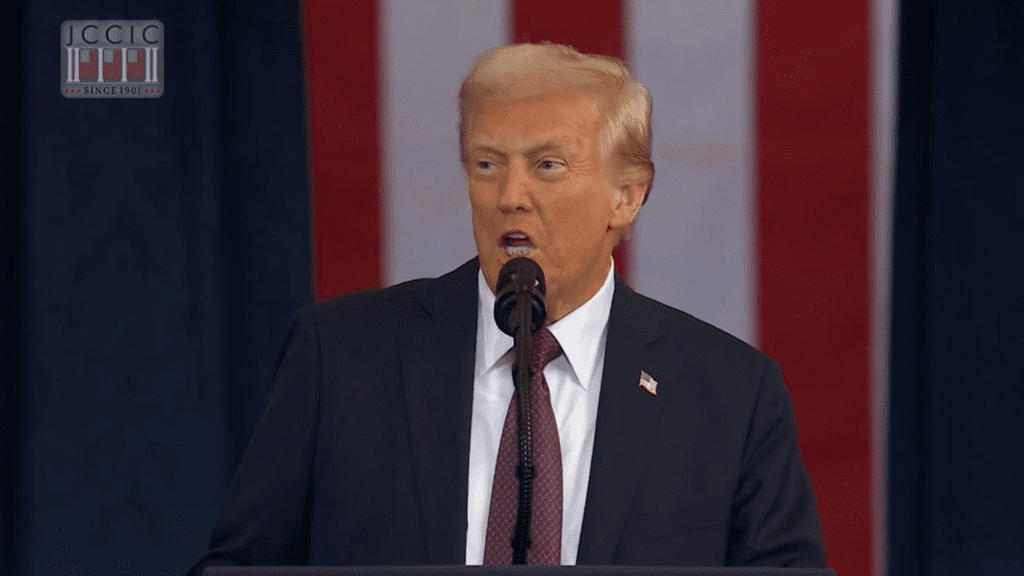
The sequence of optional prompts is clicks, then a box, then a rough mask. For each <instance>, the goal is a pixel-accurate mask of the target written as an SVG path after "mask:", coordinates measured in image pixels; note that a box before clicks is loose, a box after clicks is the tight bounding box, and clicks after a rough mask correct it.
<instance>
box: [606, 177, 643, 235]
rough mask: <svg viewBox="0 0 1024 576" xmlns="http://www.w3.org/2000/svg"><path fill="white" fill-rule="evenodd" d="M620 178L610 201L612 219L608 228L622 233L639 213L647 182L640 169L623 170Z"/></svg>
mask: <svg viewBox="0 0 1024 576" xmlns="http://www.w3.org/2000/svg"><path fill="white" fill-rule="evenodd" d="M620 176H621V177H620V179H619V186H618V188H617V189H616V191H615V196H614V197H613V200H612V218H611V220H610V221H609V222H608V227H609V228H612V229H615V230H619V231H620V232H623V233H624V232H626V230H628V229H629V227H630V226H632V225H633V221H634V220H636V216H637V214H639V213H640V206H641V205H643V203H644V196H645V195H646V193H647V181H646V173H645V172H644V171H643V170H642V169H640V168H634V167H631V168H625V169H623V170H622V172H621V174H620Z"/></svg>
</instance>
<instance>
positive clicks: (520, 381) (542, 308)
mask: <svg viewBox="0 0 1024 576" xmlns="http://www.w3.org/2000/svg"><path fill="white" fill-rule="evenodd" d="M495 288H496V292H497V294H496V297H495V301H494V321H495V322H497V323H498V327H499V328H501V331H502V332H504V333H505V334H508V335H509V336H511V337H512V338H513V339H514V340H515V361H514V363H513V364H512V381H513V382H515V385H516V409H517V410H518V414H517V418H516V423H517V424H518V431H519V464H518V465H517V466H516V478H519V509H518V512H517V514H516V525H515V528H514V529H513V530H512V539H511V542H510V544H511V546H512V563H513V564H526V551H527V550H528V549H529V548H530V545H531V544H532V541H531V539H530V523H531V520H532V516H533V480H534V478H536V477H537V468H536V467H535V466H534V465H533V416H532V413H531V409H530V380H531V379H532V378H533V373H532V371H531V368H530V359H531V358H533V335H534V334H535V333H536V332H537V331H538V330H540V329H541V328H543V327H544V322H545V320H547V316H548V310H547V302H546V300H545V299H544V292H545V285H544V271H543V270H541V268H540V266H539V265H538V264H537V263H536V262H534V261H533V260H530V259H529V258H526V257H523V256H521V257H518V258H513V259H511V260H509V261H508V262H506V263H505V265H504V266H502V267H501V271H500V272H498V282H497V285H496V287H495ZM524 366H525V367H526V369H525V370H523V369H521V367H524Z"/></svg>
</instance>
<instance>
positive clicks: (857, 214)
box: [756, 0, 872, 574]
mask: <svg viewBox="0 0 1024 576" xmlns="http://www.w3.org/2000/svg"><path fill="white" fill-rule="evenodd" d="M868 26H869V13H868V2H867V0H862V1H859V2H821V1H820V0H787V1H785V2H781V1H774V2H772V1H767V0H761V1H759V2H758V5H757V72H756V82H757V110H756V113H757V139H758V166H757V179H758V180H757V182H758V196H757V197H758V209H757V226H758V228H759V235H758V237H759V242H760V244H759V247H758V248H759V250H758V267H759V271H758V272H759V278H758V291H759V292H758V307H759V310H760V315H759V318H760V319H759V325H760V328H759V341H760V343H761V346H762V348H763V349H764V351H765V352H766V353H768V354H769V355H770V356H772V357H773V358H775V359H776V360H777V361H778V362H779V363H780V364H781V365H782V367H783V369H784V371H785V377H786V383H787V384H788V385H789V388H790V390H791V391H792V394H793V399H794V403H795V404H796V412H797V419H798V421H799V424H800V432H801V443H800V447H801V452H802V454H803V456H804V460H805V462H806V463H807V467H808V470H809V471H810V474H811V478H812V480H813V482H814V487H815V491H816V493H817V496H818V503H819V506H820V510H821V516H822V523H823V527H824V531H825V545H826V549H827V553H828V557H829V563H830V564H831V566H832V567H833V568H835V570H836V571H837V572H838V573H839V574H869V573H870V572H871V569H872V548H871V502H872V499H871V476H870V462H871V460H870V458H871V445H870V438H871V429H870V390H871V380H870V374H871V371H870V364H869V361H870V356H869V350H870V344H871V340H870V337H871V332H870V318H871V308H870V292H869V290H870V286H871V283H870V278H871V276H870V270H869V252H868V250H869V235H870V229H871V228H870V218H871V216H870V212H869V207H870V183H869V164H868V158H869V157H868V154H869V141H868V129H869V124H868V120H869V117H868V102H869V100H868V97H869V96H868V86H869V84H868V72H869V64H868V62H869V60H868V57H869V53H868V38H869V35H868V30H869V28H868Z"/></svg>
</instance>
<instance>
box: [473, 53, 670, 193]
mask: <svg viewBox="0 0 1024 576" xmlns="http://www.w3.org/2000/svg"><path fill="white" fill-rule="evenodd" d="M559 90H571V91H593V92H595V93H597V94H599V95H602V96H605V97H606V98H607V106H606V107H605V114H604V119H603V121H602V123H601V127H600V129H599V131H598V144H599V146H600V147H601V151H602V154H603V155H604V160H605V162H606V164H605V165H606V166H608V167H609V168H610V169H611V170H616V171H618V172H619V176H620V177H621V178H622V181H623V182H624V183H641V184H644V185H645V186H646V189H645V191H644V202H646V201H647V196H648V195H649V194H650V191H651V185H652V184H653V182H654V163H653V162H652V161H651V105H652V104H651V96H650V94H649V93H648V92H647V88H645V87H644V85H643V84H641V83H639V82H637V81H636V79H635V78H634V77H633V74H632V72H630V71H629V68H627V67H626V64H625V63H624V62H623V61H622V60H620V59H619V58H613V57H611V56H603V55H600V54H581V53H580V52H579V51H577V50H576V49H575V48H573V47H572V46H566V45H563V44H553V43H551V42H547V41H545V42H540V43H537V44H513V45H510V46H499V47H497V48H491V49H490V50H487V51H485V52H483V53H481V54H480V55H478V56H477V57H476V61H475V64H474V66H473V69H472V70H471V71H470V73H469V75H468V76H466V80H465V81H464V82H463V83H462V89H461V90H460V91H459V148H460V154H461V158H462V163H463V164H465V163H466V148H465V144H466V143H465V138H466V131H467V129H468V128H469V124H470V122H471V121H472V118H473V111H474V110H475V109H476V108H477V107H478V106H479V105H480V104H481V103H482V102H484V101H498V102H501V101H512V100H519V99H522V98H527V97H530V96H536V95H541V94H546V93H550V92H555V91H559Z"/></svg>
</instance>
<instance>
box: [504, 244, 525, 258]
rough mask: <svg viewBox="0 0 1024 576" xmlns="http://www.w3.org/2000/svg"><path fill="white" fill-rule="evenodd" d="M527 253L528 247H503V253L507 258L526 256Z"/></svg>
mask: <svg viewBox="0 0 1024 576" xmlns="http://www.w3.org/2000/svg"><path fill="white" fill-rule="evenodd" d="M529 251H530V247H529V246H505V253H506V254H508V255H509V256H526V254H527V253H528V252H529Z"/></svg>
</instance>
